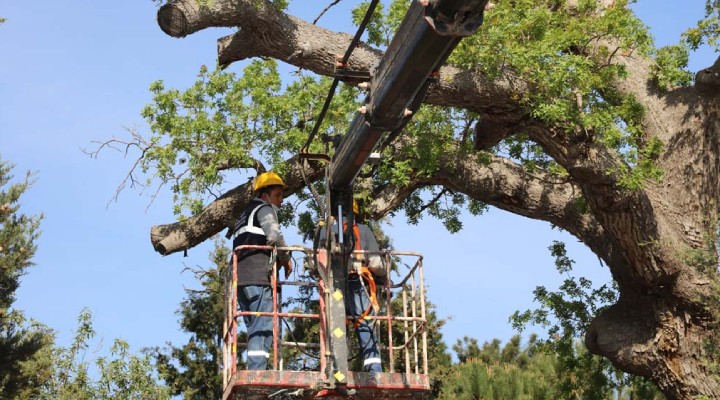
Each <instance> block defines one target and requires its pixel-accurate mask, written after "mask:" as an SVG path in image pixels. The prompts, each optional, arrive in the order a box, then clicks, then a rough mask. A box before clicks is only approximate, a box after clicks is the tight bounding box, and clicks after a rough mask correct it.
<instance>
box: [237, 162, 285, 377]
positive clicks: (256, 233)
mask: <svg viewBox="0 0 720 400" xmlns="http://www.w3.org/2000/svg"><path fill="white" fill-rule="evenodd" d="M285 188H286V186H285V182H283V180H282V178H280V176H279V175H278V174H276V173H274V172H264V173H262V174H260V175H258V177H257V178H256V179H255V183H254V185H253V189H254V192H255V196H256V197H255V198H254V199H252V200H251V201H250V204H248V206H247V207H246V208H245V210H243V212H242V213H241V214H240V217H239V218H238V220H237V222H236V224H235V226H234V229H233V230H234V238H233V248H237V247H238V246H242V245H258V246H275V247H285V246H287V244H286V243H285V238H284V237H283V234H282V232H281V231H280V224H279V223H278V216H277V210H278V208H279V207H280V205H281V204H282V201H283V190H284V189H285ZM271 257H272V251H270V250H265V249H262V250H259V249H241V250H239V251H238V262H237V269H238V271H237V275H238V303H239V305H240V309H241V310H243V311H254V312H272V310H273V300H272V288H271V286H270V282H271V280H270V273H271V271H272V260H271ZM277 265H278V267H279V268H280V267H282V268H284V269H285V278H287V277H289V276H290V273H291V272H292V264H291V263H290V255H289V254H288V252H287V251H278V252H277ZM243 318H244V321H245V325H246V327H247V333H248V344H247V352H248V354H247V368H248V369H253V370H264V369H266V368H267V362H268V359H269V357H270V346H271V345H272V340H273V338H272V335H273V333H272V332H273V328H272V325H273V323H272V317H269V316H244V317H243Z"/></svg>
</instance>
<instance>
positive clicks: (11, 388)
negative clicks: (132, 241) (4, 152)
mask: <svg viewBox="0 0 720 400" xmlns="http://www.w3.org/2000/svg"><path fill="white" fill-rule="evenodd" d="M13 168H14V165H12V164H9V163H7V162H5V161H3V160H2V159H1V158H0V394H2V397H3V398H33V397H36V396H37V394H38V393H39V392H38V390H39V388H40V386H41V385H42V384H44V382H45V381H46V380H47V379H48V378H49V374H50V365H49V364H48V362H47V359H44V358H43V354H44V353H46V352H47V351H48V348H49V346H50V345H51V344H52V342H53V335H52V332H51V331H50V330H49V329H48V328H47V327H44V326H42V325H40V324H37V323H34V322H28V321H26V319H25V317H24V315H23V313H22V311H20V310H15V309H13V308H12V305H13V303H14V302H15V291H16V290H17V289H18V287H19V285H20V277H21V276H23V275H24V274H26V273H27V269H28V268H30V267H31V266H32V265H33V263H32V258H33V257H34V256H35V251H36V250H37V245H36V241H37V239H38V236H39V235H40V230H39V228H40V221H41V220H42V218H43V217H42V215H36V216H27V215H24V214H22V213H21V212H20V197H21V196H22V195H23V194H24V193H25V192H26V191H27V190H28V189H29V188H30V186H31V185H32V174H31V173H28V174H27V175H26V176H25V179H24V180H23V181H21V182H18V183H12V184H11V181H12V180H13V176H12V174H11V172H12V169H13Z"/></svg>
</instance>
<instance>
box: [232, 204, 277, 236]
mask: <svg viewBox="0 0 720 400" xmlns="http://www.w3.org/2000/svg"><path fill="white" fill-rule="evenodd" d="M266 205H267V204H260V205H259V206H257V207H255V208H254V209H253V210H252V212H250V215H249V216H248V224H247V225H245V226H243V227H240V229H238V230H237V231H235V236H234V237H233V239H234V238H236V237H238V236H240V235H242V234H243V233H254V234H256V235H262V236H265V231H264V230H263V229H262V228H261V227H259V226H255V224H254V222H253V221H255V213H256V212H257V210H259V209H260V207H262V206H266ZM273 211H275V210H273Z"/></svg>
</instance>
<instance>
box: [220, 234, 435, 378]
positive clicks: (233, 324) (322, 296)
mask: <svg viewBox="0 0 720 400" xmlns="http://www.w3.org/2000/svg"><path fill="white" fill-rule="evenodd" d="M248 248H250V249H259V250H271V251H272V254H273V259H274V256H275V254H276V252H277V251H278V250H281V251H287V252H290V253H291V254H295V253H302V254H303V257H308V258H313V255H314V252H313V250H312V249H309V248H305V247H301V246H289V247H279V248H275V247H272V246H253V245H245V246H238V247H237V248H235V249H234V251H233V257H232V266H231V267H230V268H228V271H227V273H226V275H225V279H226V284H225V305H224V308H225V320H224V323H223V340H222V355H223V357H222V359H223V371H222V376H223V387H224V388H227V387H228V385H233V384H234V382H233V377H234V375H235V373H236V371H237V364H238V359H237V357H238V354H237V348H238V343H237V342H238V318H241V317H244V316H246V315H254V316H269V317H272V319H273V345H272V369H274V370H283V369H284V360H282V354H281V353H282V352H281V351H280V349H281V347H297V348H312V349H319V351H318V354H319V363H318V365H317V369H316V371H318V370H319V371H321V372H327V363H328V356H329V352H327V351H326V349H327V347H328V344H327V336H326V331H327V321H325V317H324V313H325V305H326V304H327V303H328V297H329V296H330V293H328V292H327V291H325V285H324V282H323V281H322V279H318V280H313V279H307V280H293V278H294V277H296V276H297V275H298V274H297V272H295V274H294V275H293V277H291V278H290V279H289V280H280V279H278V274H277V268H276V264H275V262H273V263H272V265H273V267H272V273H271V283H270V284H271V288H272V295H273V310H272V312H243V311H241V310H240V309H239V308H238V303H237V288H238V276H237V273H238V272H237V254H238V251H239V250H242V249H248ZM355 253H357V254H366V255H373V254H379V255H381V256H382V258H383V260H384V266H385V269H386V274H385V276H386V277H388V279H385V280H384V282H382V284H381V285H379V287H378V291H379V292H380V293H379V294H380V297H379V298H380V299H382V302H381V304H382V305H381V307H380V310H379V311H378V312H377V314H376V315H375V316H373V317H372V319H374V320H375V321H376V322H377V323H379V324H380V325H379V326H380V327H381V329H378V328H377V326H376V329H375V331H376V338H377V340H378V342H379V344H380V349H381V352H382V353H385V354H386V355H387V358H386V359H387V360H388V362H389V368H386V371H387V372H402V373H406V374H423V375H427V374H428V355H427V318H426V308H425V305H426V303H425V286H424V274H423V266H422V259H423V257H422V255H421V254H420V253H416V252H407V251H383V252H369V251H356V252H355ZM408 258H412V259H413V260H414V261H413V262H411V263H405V261H406V260H407V259H408ZM293 260H295V258H294V257H293ZM393 266H394V267H393ZM403 266H404V267H405V271H403V272H401V271H400V269H402V268H403ZM320 268H322V267H320ZM327 272H328V271H324V273H321V274H319V275H320V276H327ZM391 274H395V275H397V276H398V281H397V283H394V282H392V280H391V279H390V277H391ZM283 286H298V287H309V288H312V290H316V291H317V302H318V313H299V312H285V311H283V309H282V304H283V302H282V301H283V299H282V287H283ZM394 299H395V303H394V304H393V301H394ZM393 306H395V308H396V309H399V310H397V311H395V313H394V309H393ZM395 314H397V315H395ZM296 318H297V319H314V320H318V324H319V330H318V331H319V339H318V341H317V342H312V343H306V342H297V341H295V340H293V341H285V340H283V338H282V324H281V320H283V319H285V320H287V319H290V320H291V319H296ZM286 324H287V323H286ZM240 346H241V347H245V345H244V344H241V345H240ZM398 352H399V354H398ZM398 363H401V365H400V364H398ZM325 377H326V378H328V379H329V376H327V375H326V376H325Z"/></svg>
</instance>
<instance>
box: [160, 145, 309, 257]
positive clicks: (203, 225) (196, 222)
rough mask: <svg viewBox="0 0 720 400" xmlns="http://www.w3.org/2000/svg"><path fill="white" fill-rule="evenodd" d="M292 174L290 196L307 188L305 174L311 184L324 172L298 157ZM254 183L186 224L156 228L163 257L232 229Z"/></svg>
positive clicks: (288, 178) (291, 162) (292, 162)
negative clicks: (229, 228) (303, 175)
mask: <svg viewBox="0 0 720 400" xmlns="http://www.w3.org/2000/svg"><path fill="white" fill-rule="evenodd" d="M286 167H287V170H288V172H287V173H286V174H285V175H284V176H283V180H284V181H285V184H286V185H287V187H288V188H287V190H286V193H285V194H286V195H290V194H293V193H297V192H299V191H300V190H302V189H303V188H304V187H305V182H304V180H303V177H302V171H303V168H304V172H305V174H306V176H307V178H308V179H309V180H310V181H315V180H317V179H320V178H321V177H322V174H323V169H322V168H321V166H320V165H318V164H317V163H315V162H311V163H310V165H309V166H308V164H307V163H302V162H300V160H299V159H298V157H297V156H294V157H292V158H290V159H289V160H288V161H287V162H286ZM252 196H253V193H252V181H250V182H247V183H245V184H243V185H239V186H237V187H236V188H234V189H232V190H230V191H228V192H227V193H225V194H224V195H222V196H220V197H219V198H218V199H217V200H215V201H213V202H212V203H210V204H209V205H208V206H207V207H205V209H204V210H203V211H202V212H201V213H200V214H198V215H196V216H194V217H191V218H188V219H187V220H186V221H183V222H176V223H173V224H166V225H156V226H153V227H152V228H151V229H150V242H151V243H152V245H153V247H154V248H155V251H157V252H158V253H160V254H162V255H168V254H172V253H176V252H178V251H182V250H186V249H189V248H191V247H194V246H196V245H198V244H200V243H202V242H203V241H205V240H207V239H209V238H210V237H212V236H213V235H215V234H217V233H219V232H221V231H223V230H224V229H226V228H228V227H230V226H232V224H233V223H234V221H235V219H236V218H237V216H238V215H239V214H240V212H241V211H242V210H243V208H244V207H245V206H246V205H247V203H248V202H249V201H250V200H251V199H252Z"/></svg>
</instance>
